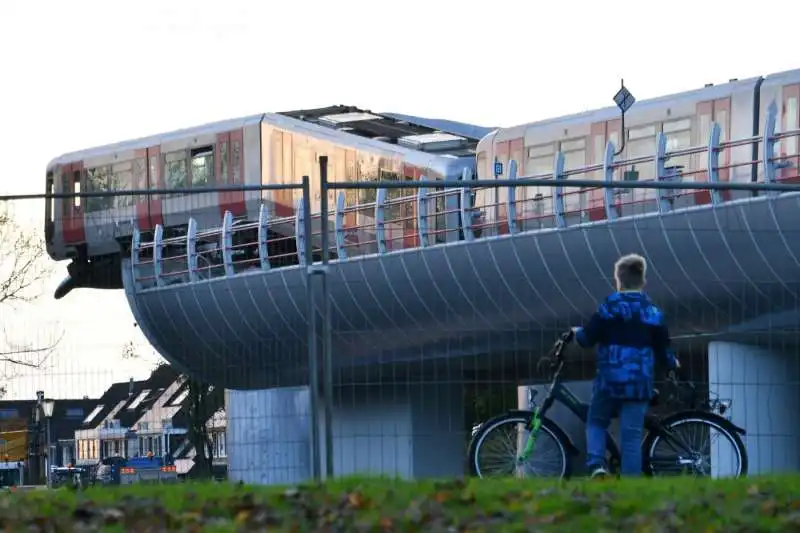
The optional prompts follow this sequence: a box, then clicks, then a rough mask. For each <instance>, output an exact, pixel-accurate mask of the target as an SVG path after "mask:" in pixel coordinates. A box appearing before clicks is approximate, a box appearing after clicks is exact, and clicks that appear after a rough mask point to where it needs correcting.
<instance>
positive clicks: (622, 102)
mask: <svg viewBox="0 0 800 533" xmlns="http://www.w3.org/2000/svg"><path fill="white" fill-rule="evenodd" d="M635 102H636V98H634V97H633V95H632V94H631V92H630V91H629V90H628V89H627V88H626V87H625V86H624V85H623V86H622V88H621V89H620V90H619V91H617V94H615V95H614V103H615V104H617V107H618V108H619V109H620V111H622V112H623V113H624V112H626V111H627V110H628V109H630V108H631V106H633V104H634V103H635Z"/></svg>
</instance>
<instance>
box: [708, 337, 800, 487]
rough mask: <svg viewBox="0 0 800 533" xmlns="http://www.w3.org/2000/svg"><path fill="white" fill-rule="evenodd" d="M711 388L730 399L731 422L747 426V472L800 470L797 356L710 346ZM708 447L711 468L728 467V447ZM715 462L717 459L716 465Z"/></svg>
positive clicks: (799, 363)
mask: <svg viewBox="0 0 800 533" xmlns="http://www.w3.org/2000/svg"><path fill="white" fill-rule="evenodd" d="M708 381H709V390H710V391H711V392H712V393H716V394H718V395H719V397H720V399H724V400H732V405H731V409H730V411H729V414H730V418H731V421H732V422H734V423H735V424H737V425H739V426H741V427H743V428H745V429H746V430H747V436H746V437H745V439H744V440H745V444H746V446H747V450H748V455H749V459H750V468H749V473H750V474H766V473H777V472H785V471H797V470H800V387H798V384H800V360H799V359H798V357H797V355H796V354H794V353H789V352H780V351H778V350H772V349H764V348H759V347H755V346H747V345H743V344H734V343H730V342H712V343H710V344H709V346H708ZM716 440H717V442H716V443H715V445H713V446H712V473H713V474H714V475H717V476H724V475H725V474H726V473H727V472H728V471H729V470H730V468H731V458H730V457H729V455H730V454H729V452H728V450H729V446H728V445H727V444H725V443H724V442H723V443H720V442H719V439H716ZM715 463H716V464H715Z"/></svg>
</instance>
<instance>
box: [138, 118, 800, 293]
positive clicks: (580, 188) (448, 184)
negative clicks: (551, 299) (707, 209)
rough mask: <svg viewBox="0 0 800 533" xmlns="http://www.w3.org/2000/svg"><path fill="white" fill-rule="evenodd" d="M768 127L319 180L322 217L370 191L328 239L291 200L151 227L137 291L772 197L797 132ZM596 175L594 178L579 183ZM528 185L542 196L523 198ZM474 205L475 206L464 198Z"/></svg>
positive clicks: (317, 218) (342, 212) (338, 216)
mask: <svg viewBox="0 0 800 533" xmlns="http://www.w3.org/2000/svg"><path fill="white" fill-rule="evenodd" d="M776 124H777V106H776V105H775V104H774V103H773V104H772V105H771V106H770V107H769V108H768V111H767V116H766V121H765V125H764V133H763V134H761V135H758V136H751V137H746V138H741V139H735V140H730V141H724V142H723V141H721V136H722V129H721V127H720V126H719V124H716V123H714V124H712V126H711V129H710V133H709V139H708V142H707V143H706V144H705V145H702V146H692V147H688V148H682V149H678V150H673V151H668V150H667V144H668V143H667V141H668V136H667V135H666V134H664V133H659V134H658V135H657V136H656V139H655V145H656V151H655V153H654V154H652V155H648V156H641V157H634V158H630V159H626V160H616V159H615V152H616V147H615V145H614V144H613V143H612V142H609V143H608V144H607V145H606V148H605V152H604V157H603V162H602V163H599V164H594V165H588V166H584V167H581V168H576V169H567V168H565V155H564V154H563V153H562V152H558V153H556V154H555V156H554V164H553V170H552V171H551V172H549V173H545V174H539V175H534V176H529V177H520V176H518V171H517V169H518V165H517V162H516V161H513V160H512V161H509V163H508V165H507V167H508V168H507V175H506V178H505V179H490V180H485V179H473V176H472V173H471V171H470V170H469V169H465V170H464V172H463V175H462V176H461V179H460V180H459V181H431V180H427V179H426V178H425V177H424V176H423V177H421V178H420V180H419V181H416V182H377V183H376V182H358V183H338V182H337V183H326V185H325V187H324V188H325V190H323V191H322V194H321V198H320V200H321V211H322V212H325V213H327V212H328V209H327V190H328V189H355V188H358V189H367V188H372V189H376V190H377V192H376V196H375V201H372V202H366V203H362V204H355V205H346V194H345V191H342V190H340V191H339V193H338V196H337V198H336V203H335V208H334V210H333V213H331V215H332V219H333V228H332V230H327V229H323V228H328V227H329V224H328V222H327V220H323V216H322V214H321V213H310V214H307V212H308V211H310V202H309V200H308V199H307V198H303V199H301V200H299V201H298V202H297V203H296V205H295V215H294V216H291V217H272V216H271V215H270V211H269V206H268V205H267V204H264V205H261V207H260V212H259V217H258V220H257V221H247V220H239V221H237V220H234V218H233V216H232V215H231V213H230V212H227V213H225V216H224V217H223V222H222V225H221V226H219V227H213V228H204V229H200V228H198V227H197V222H196V221H195V220H194V219H190V220H189V224H188V227H187V228H186V232H185V235H181V236H172V237H165V229H164V228H163V227H162V226H161V225H158V226H156V228H155V230H154V231H153V239H152V241H150V242H143V240H142V234H141V233H140V232H139V231H138V230H137V229H134V232H133V239H132V245H131V267H132V268H133V275H134V276H133V279H134V280H135V283H136V287H137V290H146V289H149V288H155V287H163V286H166V285H171V284H175V283H190V282H195V281H199V280H203V279H210V278H216V277H227V276H234V275H238V274H241V273H244V272H247V271H265V270H270V269H271V268H276V267H280V266H285V265H300V266H310V265H313V264H314V263H316V262H318V261H319V259H315V257H316V255H317V254H319V255H320V256H322V257H323V258H324V259H322V261H323V262H326V260H327V258H328V257H331V258H333V259H338V260H347V259H350V258H353V257H357V256H363V255H369V254H388V253H392V252H395V251H398V250H403V249H409V248H416V247H426V246H431V245H434V244H438V243H447V242H453V241H459V240H467V241H471V240H474V239H478V238H486V237H489V236H495V235H500V234H505V233H509V234H516V233H520V232H528V231H537V230H541V229H543V228H565V227H568V226H573V225H576V224H585V223H593V222H596V221H597V220H615V219H618V218H624V217H628V216H637V215H641V214H644V213H648V212H657V213H661V214H665V213H668V212H671V211H674V210H676V209H681V208H685V207H691V206H696V205H702V204H710V205H717V204H720V203H723V202H726V201H731V200H734V199H736V197H737V194H736V193H744V195H746V196H752V195H753V194H756V193H758V192H767V193H768V194H778V193H779V192H781V191H788V190H795V188H792V186H786V185H784V186H782V185H781V184H780V183H779V182H780V181H783V180H785V179H787V178H792V177H797V176H798V172H797V167H796V161H797V158H798V154H791V155H788V156H779V155H776V153H775V151H776V150H775V149H776V145H777V143H779V142H780V141H781V140H784V139H788V138H792V137H794V138H796V137H798V136H800V130H793V131H787V132H782V133H778V132H776ZM741 147H750V148H751V150H750V151H749V152H748V153H755V152H756V151H755V150H753V149H752V148H753V147H758V153H760V157H758V158H756V159H754V158H753V157H752V156H749V157H745V158H744V159H737V158H727V159H729V160H730V161H731V162H724V163H723V162H721V161H722V159H721V157H722V155H723V154H726V153H728V154H730V153H731V152H732V151H733V150H734V149H736V148H741ZM740 152H743V151H742V150H740ZM686 157H691V158H693V159H694V160H695V161H696V162H697V164H696V165H693V167H695V168H690V169H685V167H684V168H683V169H681V168H675V167H670V165H669V164H668V163H669V162H670V160H674V159H676V158H686ZM320 159H321V160H324V161H325V163H324V164H322V161H320V163H321V165H320V166H321V173H323V174H326V172H327V171H326V168H327V158H326V157H325V156H322V157H321V158H320ZM701 160H703V161H704V163H705V164H701V163H700V161H701ZM640 165H649V167H650V169H651V170H652V177H651V178H649V179H642V180H638V179H637V180H636V181H619V180H617V179H615V177H616V176H618V175H619V174H620V172H621V171H623V170H624V169H636V167H637V166H640ZM789 167H792V168H791V169H789ZM782 169H787V170H786V171H785V172H784V174H786V173H788V174H791V175H790V176H787V175H784V176H779V174H780V172H781V170H782ZM636 172H638V170H637V171H636ZM737 172H738V173H740V174H741V175H747V176H748V179H747V182H743V181H742V180H740V179H735V178H736V173H737ZM598 174H599V177H600V179H581V178H580V176H587V175H598ZM726 174H727V175H726ZM731 174H733V175H734V176H733V179H732V176H731ZM751 175H752V176H757V177H758V180H757V182H756V183H753V182H751V179H750V178H749V176H751ZM304 180H307V178H304ZM532 187H537V188H540V189H543V188H546V189H548V190H549V191H551V192H550V193H549V194H548V195H547V196H545V195H544V194H542V193H537V194H536V195H534V197H533V198H529V197H528V196H529V194H528V193H530V188H532ZM407 188H416V189H417V191H416V194H414V195H413V196H412V195H406V196H402V197H398V198H389V191H390V190H394V189H407ZM520 192H522V194H520ZM701 195H702V197H701ZM473 196H474V197H476V198H477V201H473ZM738 196H739V197H741V194H739V195H738ZM328 216H330V215H328ZM328 216H326V217H325V218H326V219H327V218H328ZM292 226H293V227H294V234H291V229H290V228H291V227H292ZM328 231H330V233H331V235H329V234H328ZM331 236H332V237H333V238H332V239H331V238H330V237H331ZM330 242H332V244H328V243H330ZM310 255H313V256H315V257H310Z"/></svg>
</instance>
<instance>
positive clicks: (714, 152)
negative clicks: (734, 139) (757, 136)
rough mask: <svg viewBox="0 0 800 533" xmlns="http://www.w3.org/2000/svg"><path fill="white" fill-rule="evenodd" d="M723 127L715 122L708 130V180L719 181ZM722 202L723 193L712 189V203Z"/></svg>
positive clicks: (710, 181)
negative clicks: (720, 144)
mask: <svg viewBox="0 0 800 533" xmlns="http://www.w3.org/2000/svg"><path fill="white" fill-rule="evenodd" d="M721 135H722V129H721V128H720V127H719V124H717V123H716V122H713V123H712V124H711V131H709V132H708V154H707V155H708V182H709V183H719V151H720V148H719V139H720V136H721ZM720 203H722V194H721V191H720V190H719V189H712V190H711V205H717V204H720Z"/></svg>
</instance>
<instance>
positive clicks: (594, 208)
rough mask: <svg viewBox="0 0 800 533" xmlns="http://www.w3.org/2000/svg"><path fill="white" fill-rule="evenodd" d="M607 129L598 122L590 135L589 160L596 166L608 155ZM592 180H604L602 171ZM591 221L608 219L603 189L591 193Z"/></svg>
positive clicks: (596, 189) (593, 126) (589, 206)
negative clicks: (604, 206)
mask: <svg viewBox="0 0 800 533" xmlns="http://www.w3.org/2000/svg"><path fill="white" fill-rule="evenodd" d="M606 127H607V124H606V123H605V122H596V123H594V124H592V127H591V131H590V135H591V143H590V145H589V147H588V150H589V152H590V153H589V160H590V161H591V162H592V164H594V165H599V164H601V163H602V162H603V157H604V156H605V153H606ZM591 179H594V180H597V181H600V180H602V179H603V173H602V171H597V172H594V173H593V174H592V176H591ZM588 196H589V205H588V208H589V220H592V221H595V220H603V219H604V218H606V212H605V209H604V208H603V205H604V204H603V189H601V188H595V189H592V190H591V191H589V193H588Z"/></svg>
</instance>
